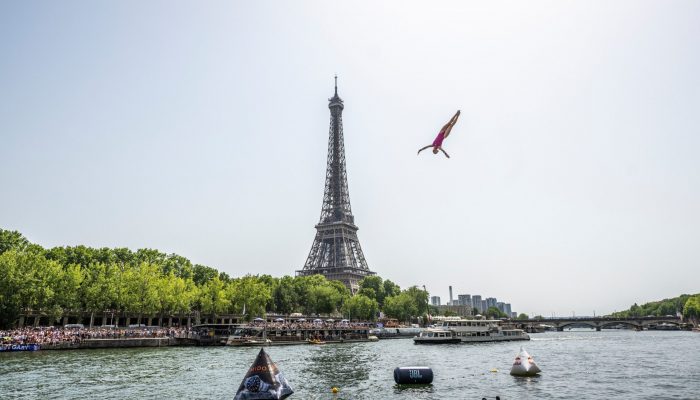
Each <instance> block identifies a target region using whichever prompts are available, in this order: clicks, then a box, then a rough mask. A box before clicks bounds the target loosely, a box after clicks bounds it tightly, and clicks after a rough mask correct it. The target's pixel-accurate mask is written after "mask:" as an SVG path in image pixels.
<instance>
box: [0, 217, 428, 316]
mask: <svg viewBox="0 0 700 400" xmlns="http://www.w3.org/2000/svg"><path fill="white" fill-rule="evenodd" d="M244 309H245V311H246V312H245V314H246V315H247V316H249V317H252V316H257V315H263V314H266V313H277V314H290V313H294V312H300V313H304V314H307V315H312V314H334V313H341V314H343V315H346V316H350V317H351V318H353V319H360V320H373V319H374V318H375V317H376V315H377V313H378V311H380V310H381V311H383V312H384V313H385V314H386V315H387V316H389V317H393V318H397V319H399V320H401V321H406V320H409V319H411V318H414V317H417V316H421V315H424V314H426V313H427V312H428V311H429V306H428V293H427V292H426V291H424V290H420V289H418V288H417V287H410V288H408V289H406V290H401V288H400V287H399V286H398V285H396V284H394V283H393V282H391V281H389V280H383V279H382V278H380V277H378V276H372V277H368V278H366V279H365V280H364V281H363V282H361V289H360V291H359V293H358V294H357V295H355V296H351V295H350V292H349V291H348V289H347V288H346V287H345V286H344V285H343V284H342V283H341V282H339V281H329V280H327V279H326V278H325V277H323V276H321V275H315V276H309V277H291V276H283V277H281V278H275V277H272V276H269V275H246V276H243V277H238V278H232V277H230V276H229V275H227V274H226V273H224V272H219V271H217V270H216V269H215V268H211V267H208V266H205V265H200V264H192V263H191V262H190V260H188V259H187V258H185V257H182V256H179V255H177V254H164V253H162V252H160V251H158V250H152V249H139V250H136V251H131V250H129V249H127V248H115V249H111V248H99V249H96V248H90V247H85V246H75V247H54V248H51V249H45V248H43V247H41V246H39V245H37V244H34V243H31V242H29V241H28V240H27V239H26V238H25V237H24V236H22V234H21V233H19V232H16V231H8V230H3V229H0V327H9V326H12V325H15V324H16V323H17V321H18V319H19V317H20V315H22V313H23V312H25V311H26V310H34V311H40V312H41V313H44V314H46V315H48V316H50V317H51V318H53V319H54V320H56V321H58V320H60V318H61V316H63V315H65V314H68V313H75V312H84V313H93V314H100V313H103V312H104V311H105V310H115V311H116V312H117V313H121V314H123V315H126V314H127V313H128V314H129V315H138V316H139V317H141V316H143V317H147V316H151V317H153V316H158V315H185V314H188V313H191V312H195V311H197V312H200V313H201V314H203V315H217V314H242V313H243V311H244Z"/></svg>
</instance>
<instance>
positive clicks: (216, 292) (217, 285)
mask: <svg viewBox="0 0 700 400" xmlns="http://www.w3.org/2000/svg"><path fill="white" fill-rule="evenodd" d="M199 303H200V305H201V311H202V313H204V314H214V315H216V314H220V313H223V312H226V311H227V310H228V309H229V306H230V305H231V300H230V298H229V297H228V296H227V293H226V291H225V287H224V283H223V282H221V280H220V279H219V277H218V276H215V277H214V278H213V279H211V280H210V281H209V282H207V283H205V284H204V285H203V286H202V288H201V290H200V291H199Z"/></svg>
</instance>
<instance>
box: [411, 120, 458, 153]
mask: <svg viewBox="0 0 700 400" xmlns="http://www.w3.org/2000/svg"><path fill="white" fill-rule="evenodd" d="M459 114H460V111H459V110H457V112H456V113H455V115H454V116H453V117H452V118H451V119H450V121H449V122H448V123H446V124H445V126H443V127H442V129H440V133H438V135H437V137H435V140H433V143H432V144H429V145H427V146H425V147H423V148H422V149H420V150H418V154H420V152H421V151H423V150H425V149H427V148H428V147H432V148H433V154H437V152H438V150H440V151H442V152H443V153H444V154H445V157H447V158H450V155H449V154H447V152H446V151H445V149H443V148H442V142H443V140H445V139H446V138H447V136H449V135H450V132H451V131H452V127H454V126H455V124H456V123H457V118H459Z"/></svg>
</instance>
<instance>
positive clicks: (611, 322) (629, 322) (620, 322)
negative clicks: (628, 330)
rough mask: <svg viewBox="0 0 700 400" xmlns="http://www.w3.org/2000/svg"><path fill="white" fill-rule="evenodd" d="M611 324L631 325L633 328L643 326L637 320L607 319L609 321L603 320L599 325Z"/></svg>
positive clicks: (603, 326)
mask: <svg viewBox="0 0 700 400" xmlns="http://www.w3.org/2000/svg"><path fill="white" fill-rule="evenodd" d="M610 325H627V326H631V327H633V328H637V329H638V328H641V327H642V325H640V324H639V323H637V322H634V321H607V322H601V323H600V325H598V326H599V327H600V328H605V327H606V326H610Z"/></svg>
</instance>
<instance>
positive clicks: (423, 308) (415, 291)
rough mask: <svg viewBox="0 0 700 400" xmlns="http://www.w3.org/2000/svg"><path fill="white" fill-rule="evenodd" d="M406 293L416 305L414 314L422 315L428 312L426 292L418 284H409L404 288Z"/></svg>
mask: <svg viewBox="0 0 700 400" xmlns="http://www.w3.org/2000/svg"><path fill="white" fill-rule="evenodd" d="M405 292H406V294H407V295H408V296H410V297H411V299H412V300H413V303H414V304H415V307H416V313H415V314H414V315H415V316H418V315H424V314H427V312H428V292H427V291H425V290H422V289H419V288H418V286H411V287H410V288H408V289H406V291H405Z"/></svg>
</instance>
